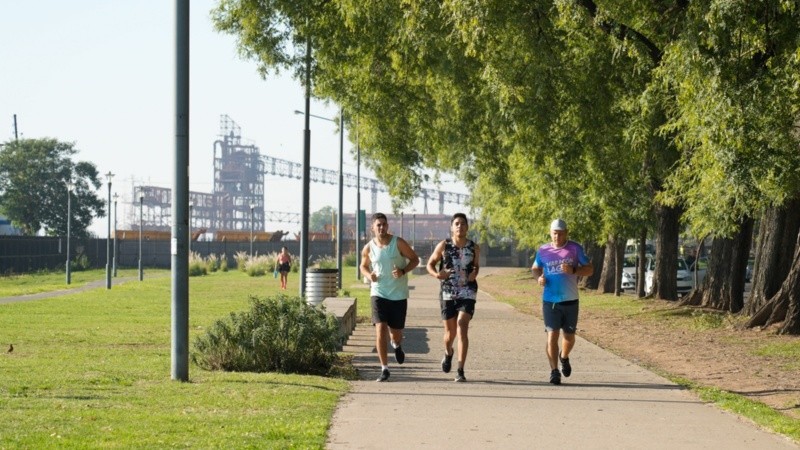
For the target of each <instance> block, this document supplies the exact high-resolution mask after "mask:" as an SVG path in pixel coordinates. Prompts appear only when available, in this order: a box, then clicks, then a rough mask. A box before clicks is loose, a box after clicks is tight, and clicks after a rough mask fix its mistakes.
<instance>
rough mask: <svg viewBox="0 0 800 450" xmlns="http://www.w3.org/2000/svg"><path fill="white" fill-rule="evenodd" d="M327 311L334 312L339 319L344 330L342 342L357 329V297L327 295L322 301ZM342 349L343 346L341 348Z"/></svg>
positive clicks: (342, 330) (340, 327) (340, 328)
mask: <svg viewBox="0 0 800 450" xmlns="http://www.w3.org/2000/svg"><path fill="white" fill-rule="evenodd" d="M322 305H323V306H324V307H325V311H327V312H328V313H329V314H333V315H334V316H335V317H336V320H338V321H339V330H340V331H341V332H342V344H341V345H344V344H346V343H347V339H348V338H349V337H350V335H351V334H353V330H355V329H356V299H355V298H352V297H326V298H325V300H323V301H322ZM339 350H341V346H340V348H339Z"/></svg>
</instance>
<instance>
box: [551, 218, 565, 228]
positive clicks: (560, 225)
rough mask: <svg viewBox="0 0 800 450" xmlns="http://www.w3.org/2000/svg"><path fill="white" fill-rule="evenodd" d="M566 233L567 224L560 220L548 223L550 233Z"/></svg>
mask: <svg viewBox="0 0 800 450" xmlns="http://www.w3.org/2000/svg"><path fill="white" fill-rule="evenodd" d="M554 230H555V231H566V230H567V222H564V221H563V220H561V219H556V220H554V221H552V222H550V231H554Z"/></svg>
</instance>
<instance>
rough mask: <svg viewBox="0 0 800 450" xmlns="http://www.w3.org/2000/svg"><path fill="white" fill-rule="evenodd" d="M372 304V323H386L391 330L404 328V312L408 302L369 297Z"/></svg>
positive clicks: (406, 309)
mask: <svg viewBox="0 0 800 450" xmlns="http://www.w3.org/2000/svg"><path fill="white" fill-rule="evenodd" d="M370 303H371V304H372V323H373V324H376V323H386V324H388V325H389V328H391V329H393V330H402V329H403V328H405V327H406V311H408V300H387V299H385V298H381V297H374V296H373V297H370Z"/></svg>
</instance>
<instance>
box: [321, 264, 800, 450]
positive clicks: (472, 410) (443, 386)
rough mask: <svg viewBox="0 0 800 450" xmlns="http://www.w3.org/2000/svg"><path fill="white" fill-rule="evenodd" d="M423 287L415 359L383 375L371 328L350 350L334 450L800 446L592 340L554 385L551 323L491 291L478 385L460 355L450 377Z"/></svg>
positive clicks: (477, 340) (423, 285)
mask: <svg viewBox="0 0 800 450" xmlns="http://www.w3.org/2000/svg"><path fill="white" fill-rule="evenodd" d="M482 276H491V270H486V269H484V270H483V271H482ZM479 281H480V280H479ZM411 285H412V291H411V299H410V300H409V310H408V320H407V323H406V326H407V328H406V332H405V339H406V340H405V344H404V345H403V348H404V349H405V351H406V361H405V364H403V365H402V366H398V365H397V364H396V363H395V362H394V358H393V356H390V370H391V378H390V381H389V382H387V383H377V382H375V381H374V380H375V379H376V378H377V377H378V375H379V364H378V358H377V354H376V352H375V344H374V331H373V328H372V326H371V325H370V324H368V323H362V324H359V325H358V326H357V327H356V331H355V333H354V334H353V336H351V338H350V340H349V342H348V345H347V346H345V349H344V350H345V351H346V352H350V353H353V354H354V360H355V364H356V366H357V367H358V369H359V372H360V373H361V375H362V378H363V380H362V381H356V382H354V383H353V384H352V389H351V392H350V393H348V394H347V395H345V397H344V398H343V399H342V401H341V403H340V404H339V406H338V408H337V410H336V412H335V415H334V418H333V423H332V426H331V430H330V432H329V437H328V443H327V447H328V448H329V449H373V448H374V449H389V448H437V449H439V448H442V449H449V448H453V449H470V448H474V449H487V448H503V449H511V448H537V449H538V448H560V449H565V448H583V449H587V448H588V449H611V448H613V449H643V448H646V449H676V448H679V449H718V448H725V449H754V448H758V449H759V450H763V449H796V448H798V446H797V445H795V444H794V443H792V442H790V441H789V440H787V439H785V438H783V437H781V436H777V435H774V434H771V433H769V432H766V431H763V430H761V429H759V428H757V427H756V426H755V425H753V424H752V423H750V422H748V421H746V420H744V419H741V418H739V417H737V416H734V415H733V414H730V413H727V412H723V411H721V410H719V409H717V408H716V407H714V406H711V405H708V404H704V403H702V402H701V401H700V400H698V398H697V397H696V396H695V395H693V394H692V393H691V392H688V391H686V390H684V389H682V388H681V387H679V386H677V385H674V384H672V383H671V382H669V381H668V380H666V379H664V378H662V377H659V376H657V375H655V374H653V373H651V372H649V371H647V370H644V369H642V368H641V367H639V366H637V365H635V364H633V363H631V362H628V361H626V360H623V359H621V358H618V357H616V356H614V355H612V354H611V353H609V352H606V351H604V350H603V349H601V348H599V347H597V346H595V345H592V344H590V343H589V342H587V341H584V340H583V339H580V338H578V342H577V345H576V347H575V350H574V351H573V353H572V354H571V357H570V359H571V361H572V365H573V372H572V376H571V377H570V378H564V379H563V381H564V383H563V384H562V385H561V386H553V385H551V384H549V383H548V377H549V366H548V365H547V361H546V359H545V356H544V345H545V333H544V331H543V326H542V324H541V322H540V321H539V319H536V318H535V317H532V316H528V315H524V314H521V313H519V312H517V311H515V310H514V309H513V308H511V307H510V306H507V305H505V304H502V303H499V302H497V301H495V300H494V299H492V298H491V297H490V296H488V295H487V294H486V293H484V292H481V293H480V294H479V297H478V304H477V308H476V312H475V318H474V320H473V321H472V324H471V327H470V349H469V357H468V359H467V365H466V377H467V380H468V382H467V383H455V382H453V376H454V375H455V367H456V363H455V360H454V361H453V367H454V368H453V372H451V373H450V374H444V373H442V371H441V368H440V361H441V358H442V354H443V344H442V324H441V321H440V320H439V308H438V284H437V281H436V280H435V279H433V278H431V277H428V276H424V275H418V276H414V277H413V278H412V280H411ZM631 338H632V339H633V338H635V337H634V336H632V337H631ZM390 355H392V353H391V352H390Z"/></svg>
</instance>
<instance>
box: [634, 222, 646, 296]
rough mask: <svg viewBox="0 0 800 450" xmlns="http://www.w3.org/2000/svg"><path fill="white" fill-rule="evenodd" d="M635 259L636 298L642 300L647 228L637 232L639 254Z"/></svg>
mask: <svg viewBox="0 0 800 450" xmlns="http://www.w3.org/2000/svg"><path fill="white" fill-rule="evenodd" d="M637 256H638V258H637V259H636V296H637V297H639V298H644V296H645V295H646V293H645V291H644V273H645V270H644V269H645V266H644V265H645V262H646V261H647V228H644V227H642V229H641V231H640V232H639V252H638V255H637Z"/></svg>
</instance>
